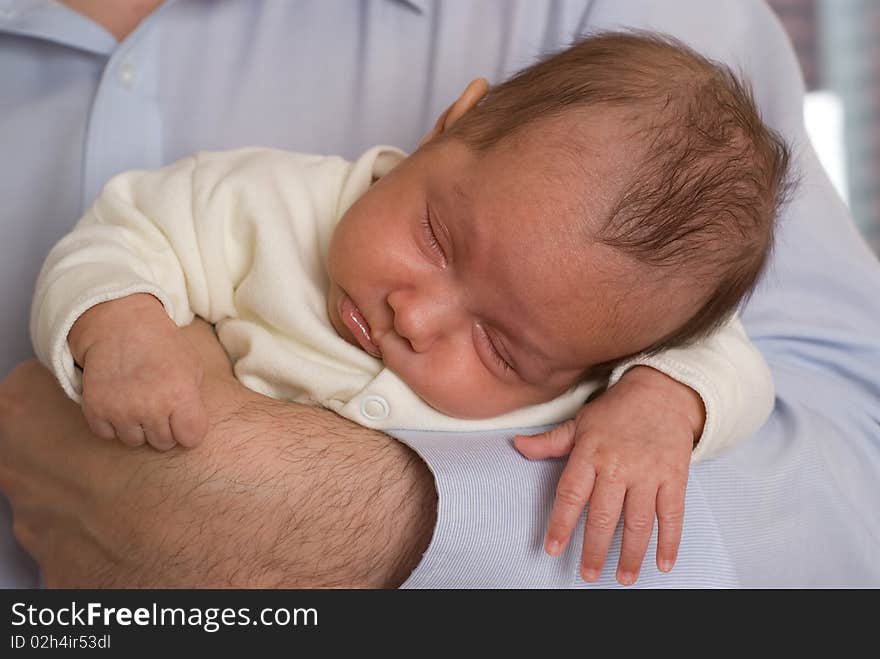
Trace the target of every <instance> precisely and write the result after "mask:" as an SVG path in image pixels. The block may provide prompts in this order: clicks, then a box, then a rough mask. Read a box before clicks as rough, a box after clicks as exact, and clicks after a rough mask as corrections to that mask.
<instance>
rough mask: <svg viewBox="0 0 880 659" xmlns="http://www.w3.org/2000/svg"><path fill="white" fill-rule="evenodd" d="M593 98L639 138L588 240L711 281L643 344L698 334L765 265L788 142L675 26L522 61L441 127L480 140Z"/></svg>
mask: <svg viewBox="0 0 880 659" xmlns="http://www.w3.org/2000/svg"><path fill="white" fill-rule="evenodd" d="M589 107H603V108H614V109H622V110H623V111H624V112H626V113H628V114H629V115H630V116H631V118H632V121H628V122H627V125H630V124H632V125H633V126H634V128H633V132H632V137H633V138H634V139H635V140H636V142H637V143H638V145H639V148H640V149H641V156H640V159H637V160H636V161H635V162H634V163H633V165H634V166H633V169H632V172H633V174H632V176H631V180H629V181H628V182H627V184H626V185H624V186H622V189H621V191H620V192H619V193H618V195H617V198H616V199H615V200H613V203H612V206H611V212H610V213H609V215H608V216H607V218H605V219H604V221H602V222H599V228H598V229H597V230H596V231H595V232H594V233H593V235H592V239H593V240H596V241H597V242H599V243H601V244H604V245H606V246H608V247H611V248H614V249H616V250H619V251H620V252H622V253H624V254H626V255H628V256H629V257H631V258H633V259H635V260H636V261H638V262H640V263H643V264H646V265H648V266H653V267H657V268H664V269H671V271H670V274H671V275H673V276H674V277H676V278H679V279H681V280H684V279H688V280H690V281H692V282H694V283H696V284H697V285H699V286H700V287H702V288H704V289H707V290H708V294H707V295H706V296H705V298H704V300H703V302H702V303H701V304H698V306H696V307H695V308H694V310H693V313H692V314H691V316H690V318H689V319H688V320H687V321H686V322H685V323H684V324H683V325H682V326H681V327H679V328H677V329H676V330H674V331H673V332H671V333H669V334H667V335H666V336H664V337H663V338H662V339H661V340H660V341H658V342H656V343H655V344H654V345H652V346H650V347H649V348H648V349H647V352H656V351H658V350H661V349H664V348H668V347H673V346H677V345H683V344H686V343H688V342H690V341H692V340H694V339H697V338H700V337H703V336H705V335H706V334H708V333H710V332H712V331H713V330H715V329H716V328H718V327H719V326H720V325H721V324H722V323H724V322H725V321H726V320H727V319H728V318H729V316H730V315H731V313H733V311H734V310H735V309H736V307H737V305H739V304H740V303H742V302H743V301H744V300H745V299H746V298H747V296H748V295H749V294H750V293H751V291H752V290H753V288H754V286H755V284H756V282H757V281H758V279H759V277H760V275H761V273H762V271H763V269H764V267H765V265H766V262H767V260H768V256H769V253H770V250H771V247H772V243H773V225H774V220H775V217H776V216H777V214H778V212H779V209H780V207H781V206H782V205H783V204H784V203H785V202H786V201H787V199H788V197H789V196H790V193H791V190H792V188H793V185H794V184H793V182H792V180H791V178H790V174H789V162H790V159H791V155H790V150H789V148H788V146H787V145H786V144H785V142H784V141H783V139H782V138H781V136H780V135H779V134H777V133H776V132H774V131H773V130H771V129H770V128H768V127H767V126H766V125H765V124H764V123H763V122H762V120H761V117H760V114H759V112H758V109H757V107H756V105H755V101H754V98H753V96H752V92H751V89H750V88H749V86H748V85H747V84H746V83H744V82H742V81H741V80H740V79H739V78H738V77H737V76H736V75H735V74H734V73H733V71H732V70H731V69H730V68H729V67H727V66H725V65H724V64H720V63H718V62H714V61H712V60H709V59H707V58H705V57H703V56H702V55H699V54H698V53H696V52H694V51H693V50H691V49H690V48H688V47H687V46H685V45H684V44H682V43H681V42H679V41H677V40H675V39H673V38H671V37H668V36H663V35H658V34H653V33H644V32H633V31H627V32H602V33H598V34H593V35H590V36H587V37H586V38H584V39H582V40H580V41H578V42H577V43H575V44H574V45H573V46H571V47H569V48H567V49H566V50H563V51H562V52H560V53H558V54H555V55H553V56H551V57H549V58H547V59H544V60H543V61H540V62H538V63H537V64H534V65H533V66H530V67H529V68H527V69H524V70H523V71H521V72H519V73H518V74H516V75H515V76H513V77H512V78H510V79H508V80H507V81H505V82H503V83H501V84H499V85H497V86H495V87H493V88H492V89H491V90H490V91H489V93H488V94H487V96H486V97H485V98H484V99H483V100H482V101H481V102H480V103H479V104H478V105H477V106H476V107H474V108H473V109H472V110H470V111H469V112H468V113H466V114H465V115H464V116H463V117H461V118H460V119H459V121H458V122H457V123H456V124H454V125H453V126H452V128H451V129H450V131H449V132H448V137H449V138H459V139H461V140H463V141H464V142H465V144H467V145H468V146H469V147H471V148H472V149H474V150H476V151H486V150H488V149H491V148H493V147H494V146H495V145H497V144H499V143H501V142H502V141H504V140H506V139H507V138H509V137H510V136H512V135H514V134H516V133H518V132H519V131H522V130H523V129H524V128H526V127H529V126H531V125H533V124H537V122H539V121H543V120H546V119H551V118H556V117H561V116H563V115H567V114H569V113H570V112H571V111H576V110H578V109H586V108H589ZM628 119H629V117H628ZM576 140H577V138H574V139H573V141H574V142H576ZM618 361H619V360H615V363H616V362H618ZM603 366H605V367H606V370H607V368H608V367H610V366H613V364H612V363H609V364H605V365H603Z"/></svg>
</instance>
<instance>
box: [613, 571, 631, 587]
mask: <svg viewBox="0 0 880 659" xmlns="http://www.w3.org/2000/svg"><path fill="white" fill-rule="evenodd" d="M617 581H618V582H620V583H622V584H623V585H624V586H632V585H633V584H634V583H635V582H636V575H634V574H633V573H632V572H618V573H617Z"/></svg>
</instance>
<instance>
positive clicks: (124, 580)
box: [0, 326, 436, 587]
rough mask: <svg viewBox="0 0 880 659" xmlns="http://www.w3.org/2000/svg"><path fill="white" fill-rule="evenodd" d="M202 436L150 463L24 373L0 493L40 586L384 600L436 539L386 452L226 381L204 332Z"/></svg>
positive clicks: (414, 471) (311, 413) (417, 473)
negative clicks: (347, 591) (344, 594)
mask: <svg viewBox="0 0 880 659" xmlns="http://www.w3.org/2000/svg"><path fill="white" fill-rule="evenodd" d="M187 332H188V335H189V336H190V338H192V339H193V342H194V345H196V347H197V349H199V351H200V352H202V353H203V356H204V357H205V362H206V374H207V375H206V378H205V382H204V385H203V394H204V399H205V404H206V407H207V409H208V414H209V418H210V420H211V429H210V431H209V434H208V436H207V437H206V439H205V441H204V442H203V444H202V445H201V446H200V447H199V448H198V449H194V450H183V449H175V450H173V451H171V452H168V453H163V454H160V453H157V452H155V451H153V450H152V449H149V448H140V449H131V448H128V447H125V446H122V445H121V444H118V443H114V442H106V441H104V440H100V439H97V438H95V437H94V436H92V435H91V434H90V433H89V431H88V429H87V426H86V424H85V421H84V420H83V418H82V414H81V412H80V409H79V407H78V406H77V405H76V404H75V403H73V402H72V401H70V400H69V399H67V398H66V397H65V396H64V394H63V393H62V392H61V390H60V389H59V388H58V386H57V383H56V382H55V381H54V379H53V378H52V376H51V375H50V374H49V373H48V372H47V371H46V370H45V369H43V368H42V367H41V366H39V365H38V364H36V363H30V364H27V365H25V366H24V367H19V368H18V369H17V370H16V371H15V372H13V374H12V375H11V376H10V377H9V378H8V379H7V380H6V381H5V382H3V383H2V385H0V456H2V458H0V488H2V489H3V490H4V491H5V493H6V494H7V495H8V496H9V498H10V500H11V502H12V504H13V508H14V513H15V516H16V533H17V535H18V536H19V538H20V540H21V541H22V544H23V545H24V546H25V548H26V549H28V550H29V551H30V552H31V553H32V554H33V555H34V557H35V558H36V559H37V561H38V562H39V563H40V565H41V567H42V568H43V572H44V578H45V580H46V582H47V584H48V585H50V586H71V587H72V586H92V587H185V586H190V587H225V586H235V587H334V586H344V587H358V586H378V587H392V586H396V585H399V584H400V583H401V582H402V581H404V580H405V579H406V577H407V575H408V574H409V573H410V571H411V570H412V569H413V568H414V567H415V565H416V564H417V563H418V560H419V558H420V557H421V554H422V552H423V551H424V550H425V548H426V547H427V545H428V543H429V541H430V538H431V533H432V531H433V528H434V523H435V516H436V494H435V491H434V484H433V479H432V477H431V475H430V473H429V472H428V469H427V468H426V467H425V465H424V464H423V463H422V462H421V461H420V460H419V458H418V457H416V455H415V454H414V453H413V452H412V451H410V449H408V448H406V447H405V446H403V445H402V444H399V443H398V442H397V441H396V440H393V439H391V438H389V437H387V436H385V435H383V434H381V433H378V432H375V431H372V430H367V429H364V428H361V427H359V426H356V425H354V424H353V423H351V422H350V421H347V420H345V419H342V418H341V417H339V416H337V415H335V414H333V413H332V412H328V411H326V410H322V409H318V408H313V407H305V406H301V405H294V404H290V403H283V402H279V401H273V400H270V399H268V398H265V397H263V396H260V395H258V394H256V393H254V392H251V391H249V390H247V389H245V388H244V387H242V386H241V385H240V384H239V383H237V382H236V381H235V380H234V379H233V378H232V377H231V375H230V373H229V370H228V369H229V367H228V362H226V361H225V356H224V355H223V354H222V351H220V350H219V346H218V345H217V343H216V340H215V339H214V338H213V336H212V334H211V332H210V329H209V328H207V329H206V326H202V327H201V328H198V327H195V328H187Z"/></svg>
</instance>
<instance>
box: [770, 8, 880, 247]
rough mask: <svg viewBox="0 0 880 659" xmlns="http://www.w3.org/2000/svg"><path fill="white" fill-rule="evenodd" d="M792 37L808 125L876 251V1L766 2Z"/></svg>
mask: <svg viewBox="0 0 880 659" xmlns="http://www.w3.org/2000/svg"><path fill="white" fill-rule="evenodd" d="M768 2H769V4H770V6H771V7H773V9H774V10H775V11H776V13H777V15H778V16H779V18H780V19H781V20H782V24H783V25H784V26H785V28H786V30H787V31H788V34H789V36H790V37H791V39H792V41H793V42H794V46H795V50H796V51H797V54H798V58H799V59H800V63H801V69H802V70H803V72H804V78H805V80H806V83H807V89H808V90H809V94H808V95H807V102H806V107H805V108H804V112H805V116H806V122H807V130H808V132H809V133H810V137H811V139H812V141H813V143H814V145H815V147H816V150H817V151H818V152H819V157H820V158H821V159H822V162H823V164H824V165H825V168H826V169H827V170H828V172H829V174H830V175H831V178H832V180H833V181H834V184H835V185H836V186H837V189H838V190H839V191H840V194H841V195H842V196H843V198H844V200H846V202H847V204H848V205H849V207H850V210H851V211H852V214H853V217H854V218H855V221H856V224H858V226H859V228H860V229H861V231H862V234H863V235H864V236H865V238H866V239H867V241H868V244H869V245H871V247H872V248H873V249H874V252H875V253H876V254H880V0H768Z"/></svg>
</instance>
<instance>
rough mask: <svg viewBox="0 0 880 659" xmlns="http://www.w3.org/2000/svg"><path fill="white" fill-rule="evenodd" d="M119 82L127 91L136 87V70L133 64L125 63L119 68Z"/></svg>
mask: <svg viewBox="0 0 880 659" xmlns="http://www.w3.org/2000/svg"><path fill="white" fill-rule="evenodd" d="M118 76H119V82H120V84H121V85H122V86H123V87H125V88H126V89H131V88H132V87H134V79H135V68H134V64H132V63H131V62H123V63H122V64H121V65H120V66H119V72H118Z"/></svg>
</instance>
